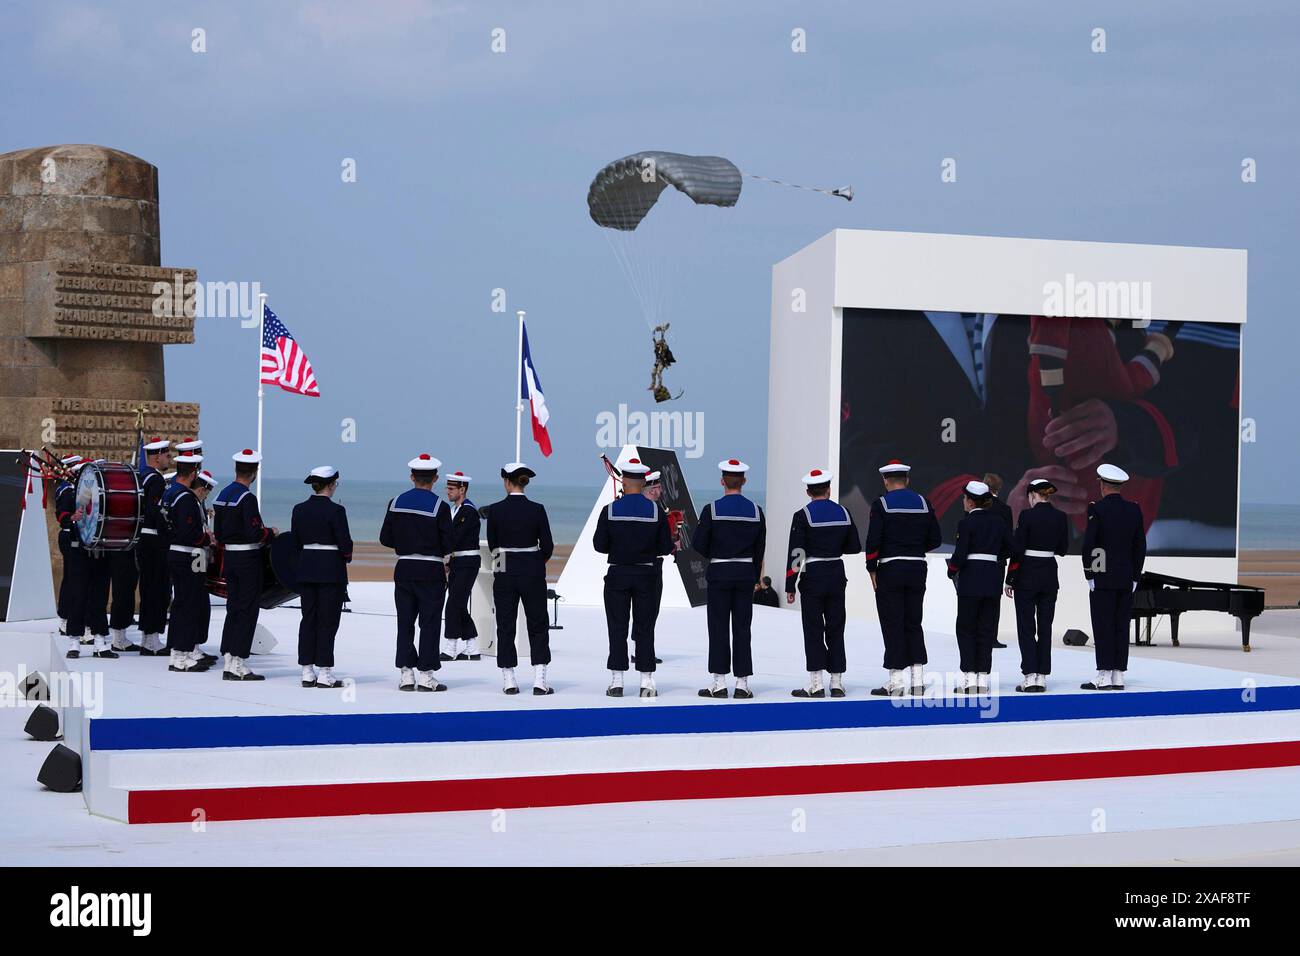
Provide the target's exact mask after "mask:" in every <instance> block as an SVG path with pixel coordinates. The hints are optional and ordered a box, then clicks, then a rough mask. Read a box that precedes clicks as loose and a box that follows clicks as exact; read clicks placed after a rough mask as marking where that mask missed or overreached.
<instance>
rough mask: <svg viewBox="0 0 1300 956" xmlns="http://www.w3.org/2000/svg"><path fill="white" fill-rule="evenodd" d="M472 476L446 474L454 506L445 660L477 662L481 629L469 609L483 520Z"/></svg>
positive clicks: (449, 546) (449, 498)
mask: <svg viewBox="0 0 1300 956" xmlns="http://www.w3.org/2000/svg"><path fill="white" fill-rule="evenodd" d="M470 480H471V479H470V477H469V475H467V474H465V473H464V472H463V471H453V472H452V473H451V474H450V475H448V476H447V505H448V507H449V508H450V509H451V536H450V537H449V538H448V539H447V610H446V618H447V620H446V625H445V627H446V630H445V631H444V632H443V649H442V659H443V660H444V661H451V660H456V661H477V660H479V659H481V658H482V656H483V655H482V652H481V651H480V650H479V646H478V628H476V627H475V626H474V618H473V617H472V616H471V615H470V612H469V600H470V595H471V594H472V593H473V591H474V582H475V581H476V580H477V579H478V572H479V568H480V567H481V566H482V564H483V560H482V558H481V557H480V556H479V549H478V543H479V530H480V524H481V521H480V519H479V513H478V508H477V507H476V506H475V505H474V502H472V501H470V500H469V483H470Z"/></svg>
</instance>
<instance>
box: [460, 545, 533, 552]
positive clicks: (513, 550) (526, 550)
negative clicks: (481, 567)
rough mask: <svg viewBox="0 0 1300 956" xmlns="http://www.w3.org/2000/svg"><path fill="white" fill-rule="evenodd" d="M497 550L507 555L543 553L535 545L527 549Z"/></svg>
mask: <svg viewBox="0 0 1300 956" xmlns="http://www.w3.org/2000/svg"><path fill="white" fill-rule="evenodd" d="M497 550H498V551H504V552H505V553H506V554H524V553H526V552H528V551H541V550H542V549H541V548H539V547H538V546H537V545H535V544H534V545H530V546H529V547H527V548H497ZM474 553H475V554H477V553H478V552H477V551H476V552H474Z"/></svg>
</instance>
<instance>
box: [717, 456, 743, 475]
mask: <svg viewBox="0 0 1300 956" xmlns="http://www.w3.org/2000/svg"><path fill="white" fill-rule="evenodd" d="M718 468H720V469H721V470H722V471H723V472H725V473H726V474H728V475H743V474H744V473H745V472H747V471H749V466H748V465H747V464H745V463H744V462H743V461H741V460H740V459H739V458H728V459H727V460H726V461H720V462H718Z"/></svg>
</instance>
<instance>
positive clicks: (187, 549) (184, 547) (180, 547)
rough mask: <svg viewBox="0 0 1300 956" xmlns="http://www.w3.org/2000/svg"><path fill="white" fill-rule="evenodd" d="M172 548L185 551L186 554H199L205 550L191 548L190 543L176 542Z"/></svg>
mask: <svg viewBox="0 0 1300 956" xmlns="http://www.w3.org/2000/svg"><path fill="white" fill-rule="evenodd" d="M171 549H172V550H173V551H183V552H184V553H186V554H198V553H200V552H201V551H202V550H203V549H202V548H191V547H190V546H189V545H185V544H174V545H172V547H171Z"/></svg>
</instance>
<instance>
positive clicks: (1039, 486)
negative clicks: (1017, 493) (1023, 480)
mask: <svg viewBox="0 0 1300 956" xmlns="http://www.w3.org/2000/svg"><path fill="white" fill-rule="evenodd" d="M1029 490H1030V491H1037V492H1039V493H1040V494H1052V493H1054V492H1055V491H1056V485H1054V484H1052V483H1051V482H1050V481H1048V480H1047V479H1046V478H1035V479H1034V480H1033V481H1031V482H1030V483H1029Z"/></svg>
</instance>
